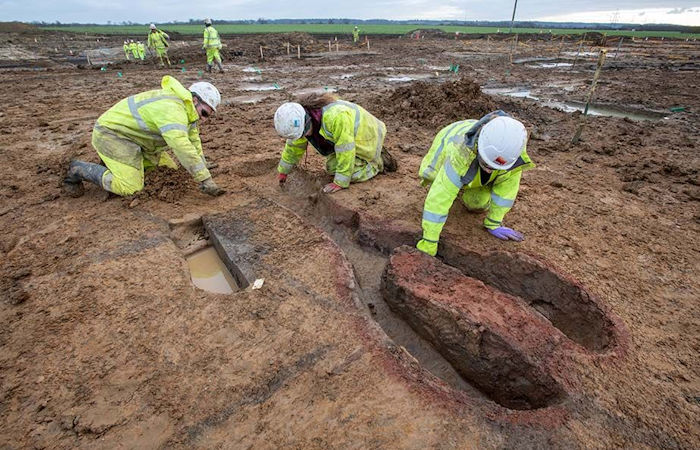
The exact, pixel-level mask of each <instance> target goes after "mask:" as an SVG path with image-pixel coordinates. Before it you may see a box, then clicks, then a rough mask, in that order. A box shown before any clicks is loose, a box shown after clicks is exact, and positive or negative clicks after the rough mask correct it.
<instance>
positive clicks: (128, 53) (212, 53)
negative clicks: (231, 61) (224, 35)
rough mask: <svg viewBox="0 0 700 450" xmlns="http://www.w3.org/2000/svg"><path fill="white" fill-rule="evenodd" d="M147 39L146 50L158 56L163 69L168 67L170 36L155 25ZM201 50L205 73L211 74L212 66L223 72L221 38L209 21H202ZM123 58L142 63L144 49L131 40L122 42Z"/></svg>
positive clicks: (139, 43)
mask: <svg viewBox="0 0 700 450" xmlns="http://www.w3.org/2000/svg"><path fill="white" fill-rule="evenodd" d="M149 29H150V30H149V33H148V39H147V45H148V48H149V49H150V50H151V51H152V52H153V53H154V54H155V55H157V56H158V59H159V60H160V66H161V67H165V65H166V64H167V65H168V67H170V65H171V63H170V58H169V57H168V47H170V43H169V41H170V36H169V35H168V34H167V33H166V32H165V31H163V30H159V29H158V27H156V25H155V24H153V23H152V24H151V25H150V26H149ZM202 49H203V50H205V51H206V53H207V72H211V71H212V68H213V65H214V64H215V63H216V66H217V67H218V68H219V71H221V72H223V71H224V67H223V66H222V65H221V55H220V53H219V51H220V50H221V38H220V37H219V32H218V31H216V29H215V28H214V27H213V26H212V21H211V19H205V20H204V42H203V43H202ZM124 57H125V58H126V60H127V61H131V60H132V58H133V60H134V61H139V60H140V61H143V60H145V59H146V48H145V46H144V45H143V44H142V43H141V41H138V42H134V40H133V39H129V40H126V41H124Z"/></svg>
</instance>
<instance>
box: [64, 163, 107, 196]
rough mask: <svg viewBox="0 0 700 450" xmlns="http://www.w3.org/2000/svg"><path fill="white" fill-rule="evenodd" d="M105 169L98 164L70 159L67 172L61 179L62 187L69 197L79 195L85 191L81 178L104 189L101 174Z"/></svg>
mask: <svg viewBox="0 0 700 450" xmlns="http://www.w3.org/2000/svg"><path fill="white" fill-rule="evenodd" d="M106 171H107V168H106V167H104V166H101V165H99V164H94V163H89V162H84V161H78V160H75V161H71V163H70V165H69V166H68V173H67V174H66V177H65V178H64V179H63V189H64V190H65V192H66V194H68V195H70V196H71V197H80V196H81V195H83V193H84V192H85V189H84V188H83V180H85V181H89V182H91V183H94V184H96V185H97V186H99V187H100V188H101V189H104V188H103V187H102V175H104V173H105V172H106Z"/></svg>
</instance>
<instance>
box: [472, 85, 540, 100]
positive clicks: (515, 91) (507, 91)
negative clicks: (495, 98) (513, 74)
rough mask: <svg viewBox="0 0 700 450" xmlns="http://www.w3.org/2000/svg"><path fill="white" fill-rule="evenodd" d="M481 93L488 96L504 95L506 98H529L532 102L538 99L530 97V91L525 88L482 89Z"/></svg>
mask: <svg viewBox="0 0 700 450" xmlns="http://www.w3.org/2000/svg"><path fill="white" fill-rule="evenodd" d="M481 92H483V93H484V94H488V95H505V96H508V97H517V98H529V99H532V100H539V98H537V97H535V96H534V95H532V93H531V92H530V89H525V88H512V87H505V88H482V89H481Z"/></svg>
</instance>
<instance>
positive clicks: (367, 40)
mask: <svg viewBox="0 0 700 450" xmlns="http://www.w3.org/2000/svg"><path fill="white" fill-rule="evenodd" d="M365 41H366V42H367V50H369V39H367V38H365Z"/></svg>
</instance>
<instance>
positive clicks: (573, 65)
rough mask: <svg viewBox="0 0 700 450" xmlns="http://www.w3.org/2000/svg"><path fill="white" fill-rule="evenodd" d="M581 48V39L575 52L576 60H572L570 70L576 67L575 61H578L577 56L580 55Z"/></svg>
mask: <svg viewBox="0 0 700 450" xmlns="http://www.w3.org/2000/svg"><path fill="white" fill-rule="evenodd" d="M581 47H583V39H581V42H579V44H578V50H577V51H576V58H574V63H573V64H572V65H571V68H572V69H573V68H574V67H575V66H576V61H578V55H580V54H581Z"/></svg>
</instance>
